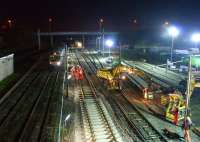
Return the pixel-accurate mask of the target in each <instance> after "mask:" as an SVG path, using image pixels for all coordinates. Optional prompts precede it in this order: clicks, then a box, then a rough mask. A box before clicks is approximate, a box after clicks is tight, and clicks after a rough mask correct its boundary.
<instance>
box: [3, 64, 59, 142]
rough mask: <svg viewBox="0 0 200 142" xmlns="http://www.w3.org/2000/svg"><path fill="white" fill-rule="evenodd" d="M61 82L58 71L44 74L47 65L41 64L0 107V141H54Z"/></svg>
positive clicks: (46, 70) (46, 71)
mask: <svg viewBox="0 0 200 142" xmlns="http://www.w3.org/2000/svg"><path fill="white" fill-rule="evenodd" d="M62 82H63V73H62V70H61V71H60V70H51V71H48V64H46V61H45V60H41V62H40V66H39V67H38V68H37V69H35V70H33V71H32V73H30V74H29V75H28V76H27V78H26V79H25V80H24V81H23V82H22V83H21V84H20V86H18V87H17V88H16V89H15V90H14V91H13V92H12V93H11V94H10V95H9V96H8V97H7V98H6V99H5V100H4V101H3V102H2V103H1V104H0V141H1V142H17V141H20V142H28V141H34V142H39V141H40V142H45V141H55V140H56V138H57V137H56V136H57V130H58V122H59V119H58V116H59V109H60V101H61V100H60V98H61V97H60V96H61V95H62V93H63V92H62V85H61V84H62Z"/></svg>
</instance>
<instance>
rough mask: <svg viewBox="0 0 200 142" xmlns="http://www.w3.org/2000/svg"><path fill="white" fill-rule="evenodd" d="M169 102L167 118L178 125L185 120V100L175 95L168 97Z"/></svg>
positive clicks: (179, 95)
mask: <svg viewBox="0 0 200 142" xmlns="http://www.w3.org/2000/svg"><path fill="white" fill-rule="evenodd" d="M168 97H169V98H168V99H169V102H168V103H167V108H166V112H165V118H166V119H167V120H169V121H171V122H173V123H174V124H176V125H178V122H179V121H180V120H183V119H184V114H185V100H184V99H183V97H182V95H181V94H178V93H176V92H175V93H173V94H169V95H168Z"/></svg>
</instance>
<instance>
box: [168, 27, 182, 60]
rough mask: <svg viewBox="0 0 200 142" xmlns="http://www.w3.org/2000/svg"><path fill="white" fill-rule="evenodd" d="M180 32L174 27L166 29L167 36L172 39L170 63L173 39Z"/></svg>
mask: <svg viewBox="0 0 200 142" xmlns="http://www.w3.org/2000/svg"><path fill="white" fill-rule="evenodd" d="M179 33H180V31H179V30H178V29H177V28H176V27H175V26H171V27H169V28H168V34H169V35H170V36H171V38H172V43H171V56H170V60H171V62H172V59H173V55H172V52H173V47H174V39H175V38H176V37H177V36H178V35H179Z"/></svg>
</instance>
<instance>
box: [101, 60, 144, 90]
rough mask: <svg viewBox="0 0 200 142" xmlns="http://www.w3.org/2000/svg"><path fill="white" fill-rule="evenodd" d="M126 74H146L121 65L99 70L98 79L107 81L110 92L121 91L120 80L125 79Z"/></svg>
mask: <svg viewBox="0 0 200 142" xmlns="http://www.w3.org/2000/svg"><path fill="white" fill-rule="evenodd" d="M124 73H128V74H134V75H138V76H144V73H143V72H142V71H140V70H138V69H136V68H132V67H128V66H124V65H122V64H119V65H117V66H115V67H114V68H112V69H98V70H97V77H99V78H102V79H105V80H106V82H107V87H108V89H110V90H120V89H121V85H120V80H123V79H125V76H124V75H123V74H124Z"/></svg>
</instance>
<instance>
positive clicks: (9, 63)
mask: <svg viewBox="0 0 200 142" xmlns="http://www.w3.org/2000/svg"><path fill="white" fill-rule="evenodd" d="M13 60H14V54H10V55H8V56H4V57H2V58H0V81H1V80H3V79H5V78H6V77H7V76H9V75H11V74H12V73H13V72H14V64H13V63H14V62H13Z"/></svg>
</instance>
